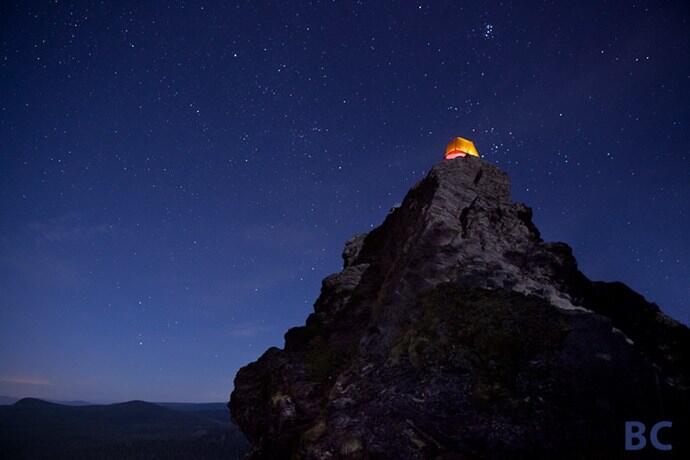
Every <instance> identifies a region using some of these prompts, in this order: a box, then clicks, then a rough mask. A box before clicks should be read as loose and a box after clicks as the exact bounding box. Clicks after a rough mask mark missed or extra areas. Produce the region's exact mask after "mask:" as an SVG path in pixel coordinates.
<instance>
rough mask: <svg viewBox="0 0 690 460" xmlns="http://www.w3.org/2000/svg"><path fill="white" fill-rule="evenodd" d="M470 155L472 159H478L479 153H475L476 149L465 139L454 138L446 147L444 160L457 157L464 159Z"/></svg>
mask: <svg viewBox="0 0 690 460" xmlns="http://www.w3.org/2000/svg"><path fill="white" fill-rule="evenodd" d="M467 155H471V156H473V157H479V152H477V147H475V146H474V143H473V142H472V141H471V140H469V139H465V138H464V137H456V138H455V139H453V140H452V141H450V143H449V144H448V146H447V147H446V160H452V159H453V158H457V157H466V156H467Z"/></svg>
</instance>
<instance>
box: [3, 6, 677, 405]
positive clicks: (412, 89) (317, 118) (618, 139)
mask: <svg viewBox="0 0 690 460" xmlns="http://www.w3.org/2000/svg"><path fill="white" fill-rule="evenodd" d="M143 3H144V2H139V1H131V2H129V1H118V2H63V1H59V2H58V1H55V2H22V3H21V5H15V4H14V3H13V2H2V6H1V7H0V8H1V10H0V38H1V44H0V140H1V143H0V394H5V395H12V396H20V397H21V396H28V395H32V396H38V397H45V398H54V399H85V400H90V401H96V402H103V401H119V400H126V399H146V400H152V401H165V400H172V401H224V400H227V397H228V395H229V393H230V391H231V390H232V379H233V377H234V374H235V372H236V371H237V369H238V368H239V367H240V366H243V365H245V364H247V363H248V362H250V361H252V360H254V359H256V358H257V357H258V356H259V355H260V354H261V353H262V352H263V351H264V350H265V349H266V348H267V347H269V346H272V345H276V346H282V343H283V339H282V337H283V334H284V332H285V331H286V330H287V329H288V328H289V327H292V326H295V325H300V324H303V323H304V320H305V319H306V316H307V315H308V313H309V312H310V311H311V309H312V304H313V302H314V300H315V299H316V297H317V296H318V293H319V288H320V282H321V279H322V278H324V277H325V276H326V275H328V274H330V273H332V272H335V271H338V270H339V269H340V267H341V258H340V254H341V250H342V247H343V243H344V242H345V241H346V240H347V239H348V238H349V237H351V236H352V235H353V234H356V233H361V232H365V231H368V230H369V229H370V228H371V227H372V226H376V225H378V224H379V223H380V222H381V221H382V220H383V218H384V217H385V215H386V213H387V212H388V210H389V209H390V208H391V207H392V206H394V205H395V204H397V203H399V202H400V201H401V200H402V198H403V196H404V194H405V193H406V192H407V190H408V189H409V188H410V187H411V186H412V185H413V184H414V183H415V182H416V181H418V180H419V179H421V178H422V177H423V175H424V174H425V173H426V171H428V170H429V168H430V167H431V166H432V165H433V164H435V163H436V162H438V161H441V158H442V154H443V149H444V147H445V144H446V143H447V142H448V141H449V140H450V139H451V137H453V136H465V137H468V138H470V139H472V140H473V141H474V142H475V144H476V145H477V148H478V149H479V151H480V153H481V154H482V155H483V157H484V158H485V159H486V160H487V161H490V162H493V163H495V164H497V165H499V166H500V167H501V168H502V169H504V170H505V171H506V172H508V173H509V174H510V176H511V180H512V190H513V196H514V198H515V199H516V200H518V201H523V202H525V203H527V204H528V205H529V206H531V207H532V208H533V209H534V219H535V222H536V224H537V226H538V227H539V228H540V230H541V231H542V236H543V237H544V238H545V239H546V240H550V241H565V242H567V243H568V244H570V245H571V246H572V247H573V249H574V252H575V255H576V257H577V259H578V261H579V263H580V266H581V268H582V270H583V271H584V273H585V274H586V275H588V276H589V277H590V278H593V279H603V280H621V281H623V282H625V283H626V284H628V285H630V286H631V287H633V288H634V289H635V290H637V291H638V292H640V293H642V294H644V295H645V297H646V298H647V299H648V300H651V301H653V302H656V303H657V304H659V305H660V307H661V308H662V310H664V311H665V312H667V313H668V314H669V315H670V316H672V317H674V318H676V319H678V320H680V321H682V322H684V323H686V324H687V323H688V322H689V314H690V238H689V237H688V234H690V206H689V204H688V203H690V23H689V21H690V7H689V6H688V3H687V2H686V1H684V0H682V1H669V2H638V3H635V2H629V1H620V2H601V1H596V2H591V3H588V2H534V3H532V4H529V2H522V1H519V2H500V3H499V2H487V3H483V2H477V1H472V2H431V3H427V2H423V3H417V2H396V3H385V4H384V2H379V1H372V2H309V3H306V2H305V3H303V4H302V5H301V6H298V5H297V2H280V3H263V4H261V5H260V4H258V3H259V2H247V3H244V2H243V3H239V4H226V3H225V2H220V1H219V2H192V1H183V0H177V1H173V2H146V4H143ZM164 4H169V5H168V6H163V5H164Z"/></svg>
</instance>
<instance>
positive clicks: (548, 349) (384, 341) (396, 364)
mask: <svg viewBox="0 0 690 460" xmlns="http://www.w3.org/2000/svg"><path fill="white" fill-rule="evenodd" d="M531 215H532V214H531V210H530V208H528V207H526V206H525V205H523V204H519V203H514V202H512V201H511V199H510V194H509V181H508V177H507V175H506V174H505V173H503V172H502V171H500V170H499V169H498V168H497V167H495V166H493V165H491V164H489V163H487V162H485V161H483V160H481V159H478V158H472V157H467V158H461V159H457V160H452V161H444V162H442V163H439V164H437V165H436V166H434V167H433V168H432V170H431V171H430V173H429V174H428V175H427V177H426V178H425V179H423V180H422V181H421V182H419V183H418V184H417V185H416V186H414V187H413V188H412V190H410V192H409V193H408V194H407V196H406V197H405V199H404V201H403V203H402V205H401V206H400V207H398V208H396V209H394V210H393V211H392V212H391V213H390V214H389V215H388V216H387V217H386V219H385V221H384V222H383V224H382V225H381V226H380V227H378V228H376V229H374V230H372V231H371V232H370V233H368V234H366V235H359V236H356V237H354V238H352V239H351V240H350V241H348V242H347V243H346V245H345V250H344V252H343V259H344V267H343V270H342V271H341V272H340V273H337V274H334V275H331V276H329V277H327V278H326V279H325V280H324V281H323V286H322V289H321V295H320V297H319V298H318V300H317V301H316V303H315V305H314V313H313V314H311V315H309V317H308V318H307V321H306V325H305V326H303V327H297V328H293V329H290V330H289V331H288V332H287V333H286V334H285V347H284V349H282V350H281V349H278V348H271V349H269V350H267V351H266V352H265V353H264V354H263V356H261V358H259V360H257V361H256V362H254V363H251V364H249V365H248V366H246V367H244V368H242V369H240V371H239V372H238V374H237V376H236V378H235V390H234V391H233V393H232V396H231V400H230V403H229V405H230V408H231V411H232V415H233V418H234V419H235V420H236V421H237V423H238V425H239V426H240V427H241V429H242V430H243V431H244V433H245V434H246V435H247V437H248V439H249V440H250V442H251V443H252V445H253V451H252V454H251V455H252V458H255V459H263V458H266V459H268V458H303V459H327V458H394V459H421V458H444V459H450V458H454V459H473V458H535V457H550V458H554V457H556V456H558V457H559V458H618V457H620V456H622V455H623V454H624V422H625V421H626V420H641V421H644V422H645V423H654V422H656V421H659V420H672V421H673V423H674V426H673V428H672V429H671V430H668V431H667V432H666V433H665V436H666V438H665V439H664V441H666V442H672V443H673V444H674V454H675V453H678V452H680V451H681V450H682V449H684V448H685V446H684V445H683V443H684V442H687V441H686V440H685V439H684V436H685V433H687V432H688V431H687V428H688V425H687V417H688V412H689V408H690V406H689V390H688V388H689V384H690V379H689V377H690V376H689V373H690V372H689V369H690V366H689V364H690V359H689V350H690V332H689V330H688V328H687V327H685V326H683V325H682V324H679V323H678V322H676V321H674V320H672V319H671V318H669V317H667V316H666V315H664V314H663V313H662V312H661V311H660V310H659V308H658V307H657V306H656V305H654V304H652V303H649V302H647V301H645V300H644V298H643V297H642V296H640V295H639V294H637V293H635V292H634V291H632V290H630V289H629V288H628V287H626V286H625V285H623V284H620V283H601V282H592V281H590V280H588V279H587V278H586V277H585V276H584V275H583V274H582V273H581V272H580V271H579V270H578V268H577V263H576V261H575V259H574V257H573V255H572V252H571V249H570V248H569V247H568V246H567V245H565V244H563V243H546V242H544V241H542V239H541V237H540V235H539V231H538V230H537V228H536V227H535V226H534V224H533V223H532V220H531ZM646 452H647V453H648V455H651V456H653V454H656V452H650V451H649V450H647V451H646ZM644 453H645V452H642V453H639V452H638V453H637V454H638V457H639V456H640V455H643V454H644Z"/></svg>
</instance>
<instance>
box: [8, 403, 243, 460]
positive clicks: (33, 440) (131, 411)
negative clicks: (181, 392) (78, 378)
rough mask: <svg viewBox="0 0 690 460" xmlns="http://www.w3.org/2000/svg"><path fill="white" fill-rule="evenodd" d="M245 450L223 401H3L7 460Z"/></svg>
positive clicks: (235, 454) (211, 455)
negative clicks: (82, 402)
mask: <svg viewBox="0 0 690 460" xmlns="http://www.w3.org/2000/svg"><path fill="white" fill-rule="evenodd" d="M246 450H247V445H246V441H245V439H244V436H243V435H242V433H240V431H239V430H238V429H237V427H236V426H235V425H234V424H232V423H231V422H230V418H229V415H228V410H227V408H226V407H225V405H224V404H184V403H157V404H154V403H148V402H144V401H130V402H126V403H120V404H109V405H83V406H67V405H62V404H55V403H51V402H46V401H42V400H40V399H32V398H26V399H22V400H20V401H17V402H16V403H14V404H13V405H9V406H0V458H2V459H86V458H89V459H158V458H160V459H182V458H184V459H237V458H242V457H243V456H244V453H245V452H246Z"/></svg>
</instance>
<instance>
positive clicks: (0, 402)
mask: <svg viewBox="0 0 690 460" xmlns="http://www.w3.org/2000/svg"><path fill="white" fill-rule="evenodd" d="M20 399H22V398H17V397H15V396H4V395H0V406H9V405H11V404H14V403H16V402H17V401H19V400H20ZM45 401H48V402H53V403H57V404H62V405H64V406H91V405H93V403H91V402H88V401H80V400H74V401H59V400H53V399H46V400H45ZM219 404H220V403H219Z"/></svg>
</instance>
